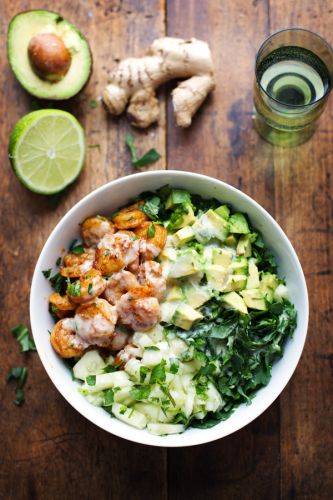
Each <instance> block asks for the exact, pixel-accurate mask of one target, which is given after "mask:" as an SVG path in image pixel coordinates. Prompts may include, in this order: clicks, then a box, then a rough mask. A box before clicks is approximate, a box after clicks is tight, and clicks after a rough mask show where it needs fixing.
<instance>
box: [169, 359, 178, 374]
mask: <svg viewBox="0 0 333 500" xmlns="http://www.w3.org/2000/svg"><path fill="white" fill-rule="evenodd" d="M178 370H179V363H178V361H171V363H170V373H172V374H173V375H175V374H176V373H177V372H178Z"/></svg>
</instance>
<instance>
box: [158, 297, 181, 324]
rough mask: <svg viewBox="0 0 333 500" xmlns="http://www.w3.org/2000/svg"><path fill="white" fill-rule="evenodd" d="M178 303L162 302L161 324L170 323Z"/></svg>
mask: <svg viewBox="0 0 333 500" xmlns="http://www.w3.org/2000/svg"><path fill="white" fill-rule="evenodd" d="M178 305H179V304H178V302H177V301H174V302H162V304H161V321H162V322H163V323H172V318H173V315H174V314H175V312H176V309H177V307H178Z"/></svg>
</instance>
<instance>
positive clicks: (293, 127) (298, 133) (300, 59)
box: [254, 28, 333, 146]
mask: <svg viewBox="0 0 333 500" xmlns="http://www.w3.org/2000/svg"><path fill="white" fill-rule="evenodd" d="M332 83H333V50H332V47H331V46H330V45H329V43H328V42H327V41H326V40H324V38H322V37H321V36H320V35H318V34H316V33H313V32H312V31H308V30H305V29H300V28H291V29H286V30H283V31H279V32H277V33H274V34H273V35H271V36H270V37H269V38H268V39H267V40H266V41H265V42H264V43H263V44H262V46H261V47H260V49H259V51H258V54H257V57H256V63H255V81H254V108H255V110H254V124H255V127H256V129H257V131H258V132H259V134H260V135H261V136H262V137H263V138H264V139H265V140H267V141H268V142H270V143H272V144H276V145H280V146H296V145H298V144H302V143H303V142H305V141H307V140H308V139H309V138H310V137H311V135H312V134H313V132H314V131H315V128H316V125H317V121H318V118H319V117H320V115H321V114H322V112H323V110H324V108H325V105H326V103H327V99H328V95H329V92H330V90H331V88H332Z"/></svg>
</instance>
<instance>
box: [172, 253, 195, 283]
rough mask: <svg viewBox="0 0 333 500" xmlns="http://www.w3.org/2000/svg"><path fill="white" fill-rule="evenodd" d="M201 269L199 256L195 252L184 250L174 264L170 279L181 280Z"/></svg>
mask: <svg viewBox="0 0 333 500" xmlns="http://www.w3.org/2000/svg"><path fill="white" fill-rule="evenodd" d="M199 269H200V262H199V255H198V254H197V253H196V251H195V250H193V249H189V250H186V251H185V250H184V251H182V253H180V254H179V255H178V256H177V259H176V261H175V262H174V263H173V264H172V266H171V268H170V271H169V275H168V278H181V277H182V276H189V275H190V274H194V273H196V272H197V271H199Z"/></svg>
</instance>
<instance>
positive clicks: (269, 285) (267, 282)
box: [259, 273, 279, 302]
mask: <svg viewBox="0 0 333 500" xmlns="http://www.w3.org/2000/svg"><path fill="white" fill-rule="evenodd" d="M278 284H279V280H278V277H277V276H276V275H275V274H272V273H261V277H260V283H259V287H260V290H261V291H262V292H263V294H264V296H265V298H266V300H268V302H273V299H274V292H275V290H276V288H277V287H278Z"/></svg>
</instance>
